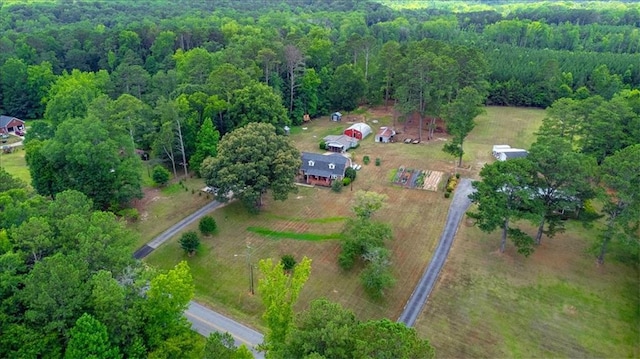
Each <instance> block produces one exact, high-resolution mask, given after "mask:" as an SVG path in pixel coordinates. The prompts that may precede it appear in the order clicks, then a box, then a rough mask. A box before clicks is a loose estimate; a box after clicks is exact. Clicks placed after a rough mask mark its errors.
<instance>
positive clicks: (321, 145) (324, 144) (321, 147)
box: [319, 141, 327, 150]
mask: <svg viewBox="0 0 640 359" xmlns="http://www.w3.org/2000/svg"><path fill="white" fill-rule="evenodd" d="M319 147H320V149H321V150H326V149H327V143H326V142H324V141H320V145H319Z"/></svg>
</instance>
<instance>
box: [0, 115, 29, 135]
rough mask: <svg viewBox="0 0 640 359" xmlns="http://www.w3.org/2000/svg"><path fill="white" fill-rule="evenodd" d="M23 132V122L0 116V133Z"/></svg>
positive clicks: (14, 118)
mask: <svg viewBox="0 0 640 359" xmlns="http://www.w3.org/2000/svg"><path fill="white" fill-rule="evenodd" d="M16 130H24V121H22V120H21V119H19V118H16V117H11V116H0V133H9V132H15V131H16Z"/></svg>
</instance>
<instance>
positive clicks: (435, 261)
mask: <svg viewBox="0 0 640 359" xmlns="http://www.w3.org/2000/svg"><path fill="white" fill-rule="evenodd" d="M472 192H473V188H472V187H471V180H470V179H467V178H464V179H462V180H461V181H460V183H459V184H458V188H457V189H456V191H455V193H454V195H453V199H452V201H451V206H450V207H449V214H448V215H447V222H446V224H445V227H444V230H443V232H442V235H441V237H440V242H439V243H438V247H437V248H436V251H435V253H434V254H433V258H432V260H431V262H430V263H429V266H428V267H427V269H426V270H425V272H424V274H423V275H422V278H421V279H420V281H419V282H418V285H417V286H416V288H415V289H414V291H413V293H412V294H411V297H410V298H409V301H408V302H407V304H406V305H405V307H404V310H403V312H402V314H401V315H400V318H399V319H398V322H402V323H404V324H406V325H407V326H409V327H411V326H413V324H414V323H415V321H416V319H417V317H418V315H419V314H420V312H421V311H422V308H424V305H425V304H426V302H427V299H428V297H429V294H430V293H431V291H432V290H433V287H434V285H435V283H436V281H437V279H438V275H439V274H440V270H441V269H442V267H443V266H444V263H445V261H446V259H447V255H448V254H449V249H450V248H451V244H452V243H453V238H454V236H455V234H456V231H457V230H458V225H459V224H460V220H461V219H462V216H463V215H464V213H465V211H466V210H467V208H468V207H469V205H470V204H471V201H470V200H469V194H470V193H472ZM221 205H222V204H221V203H220V202H218V201H213V202H211V203H209V204H207V205H205V206H204V207H202V208H200V209H199V210H197V211H196V212H194V213H192V214H190V215H189V216H187V217H186V218H184V219H183V220H181V221H180V222H178V223H176V224H175V225H173V226H172V227H171V228H169V229H167V230H166V231H165V232H163V233H162V234H160V235H159V236H157V237H156V238H154V239H153V240H152V241H151V242H149V243H147V244H145V245H144V246H142V247H141V248H139V249H138V250H137V251H136V252H135V253H134V255H133V256H134V257H135V258H136V259H142V258H144V257H146V256H147V255H149V253H151V252H153V250H155V249H156V248H158V247H159V246H160V245H161V244H162V243H164V242H166V241H167V240H169V239H170V238H171V237H173V236H174V235H175V234H176V233H178V232H179V231H181V230H182V229H183V228H184V227H186V226H187V225H189V224H191V223H193V222H194V221H196V220H198V219H199V218H200V217H202V216H204V215H206V214H207V213H209V212H210V211H213V210H215V209H217V208H218V207H220V206H221ZM184 314H185V317H186V318H187V319H188V320H189V321H190V322H191V325H192V328H193V329H194V330H195V331H197V332H198V333H200V334H202V335H204V336H208V335H209V334H210V333H211V332H213V331H219V332H228V333H229V334H231V336H233V338H234V340H235V342H236V345H240V344H245V345H246V346H247V347H249V349H251V351H252V352H253V355H254V357H256V358H264V354H263V353H261V352H258V351H257V350H256V349H255V348H256V347H257V346H258V345H259V344H261V343H262V341H263V335H262V334H260V333H259V332H257V331H255V330H253V329H251V328H249V327H247V326H245V325H243V324H241V323H238V322H236V321H234V320H233V319H230V318H228V317H226V316H224V315H222V314H220V313H217V312H215V311H213V310H211V309H209V308H207V307H205V306H203V305H201V304H198V303H197V302H194V301H191V302H190V303H189V308H188V309H187V310H186V311H185V313H184Z"/></svg>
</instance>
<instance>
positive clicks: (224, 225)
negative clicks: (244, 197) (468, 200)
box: [147, 107, 544, 328]
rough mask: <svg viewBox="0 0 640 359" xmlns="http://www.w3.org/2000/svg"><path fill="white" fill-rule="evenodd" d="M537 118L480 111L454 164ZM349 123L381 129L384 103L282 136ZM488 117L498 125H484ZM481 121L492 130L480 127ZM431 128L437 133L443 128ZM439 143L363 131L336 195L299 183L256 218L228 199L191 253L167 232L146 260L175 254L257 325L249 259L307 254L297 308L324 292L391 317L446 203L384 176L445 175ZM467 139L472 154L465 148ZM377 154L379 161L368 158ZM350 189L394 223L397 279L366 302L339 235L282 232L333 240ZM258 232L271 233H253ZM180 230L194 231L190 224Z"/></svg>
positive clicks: (205, 294) (201, 295)
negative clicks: (374, 201) (308, 265)
mask: <svg viewBox="0 0 640 359" xmlns="http://www.w3.org/2000/svg"><path fill="white" fill-rule="evenodd" d="M543 115H544V112H543V111H540V110H531V109H513V108H498V107H491V108H488V109H487V114H486V115H483V116H480V117H479V118H478V127H477V128H476V130H477V131H478V132H479V135H477V136H476V137H475V138H476V142H475V143H472V142H471V140H469V144H468V146H469V149H470V152H469V153H468V154H466V155H465V157H464V159H463V160H464V165H465V166H466V167H465V168H463V169H462V170H461V173H462V175H463V176H471V177H474V176H475V175H476V173H477V171H479V169H480V167H481V166H480V167H478V166H477V164H478V163H484V162H486V161H490V160H492V157H491V148H492V147H491V146H492V145H493V141H492V139H491V138H492V137H495V134H492V133H494V132H495V131H497V129H498V128H499V129H500V131H501V137H506V138H507V139H508V140H509V142H507V143H512V144H513V145H514V146H526V147H528V145H529V144H530V143H531V141H532V133H533V129H535V128H537V126H538V125H539V124H540V121H541V119H542V117H543ZM350 120H354V121H355V120H358V121H365V122H367V123H368V124H369V125H370V126H371V127H372V130H373V132H374V133H375V132H376V131H377V130H378V129H379V128H380V127H381V126H392V125H393V115H392V113H391V111H390V109H385V108H375V109H372V110H369V111H367V112H365V113H364V114H363V113H359V114H357V115H353V116H351V115H349V114H346V115H345V116H344V117H343V121H342V122H332V121H330V120H329V118H328V117H323V118H320V119H315V120H312V121H310V122H308V123H305V124H303V125H302V126H301V127H294V128H292V130H291V138H292V140H293V141H294V143H295V144H296V147H297V148H298V149H299V150H300V151H309V152H316V153H322V152H323V151H321V150H320V149H319V143H320V141H321V140H322V138H324V137H325V136H327V135H330V134H332V135H335V134H340V133H342V131H344V129H345V128H347V127H348V126H349V125H350V124H351V123H352V122H353V121H350ZM495 121H497V122H498V125H496V124H495V123H493V122H495ZM488 125H490V126H494V128H493V129H490V130H484V129H483V127H484V126H488ZM398 126H402V124H401V123H399V124H397V125H396V128H397V127H398ZM476 130H474V131H476ZM482 131H486V133H487V134H485V133H483V132H482ZM436 135H437V136H445V137H443V139H446V135H444V134H441V133H437V134H436ZM470 137H471V136H470ZM500 142H501V143H503V142H506V140H502V141H500ZM443 144H444V140H433V141H426V140H425V141H423V142H422V143H420V144H415V145H413V144H411V145H407V144H403V143H401V142H396V143H386V144H385V143H375V142H374V136H369V137H367V138H365V139H364V140H362V141H360V146H359V147H358V148H356V149H354V150H350V151H349V153H350V155H351V158H352V159H353V160H354V161H355V163H357V164H361V165H362V168H361V169H360V171H358V172H357V178H356V180H355V181H354V182H353V190H351V188H350V187H344V188H343V191H342V192H341V193H334V192H333V191H331V190H330V189H329V188H321V187H315V188H306V187H299V191H298V193H295V194H291V195H290V196H289V199H288V200H287V201H285V202H276V201H273V200H271V199H270V198H268V199H267V201H266V202H265V206H264V209H263V211H262V212H261V213H260V214H258V215H250V214H248V213H247V211H246V210H245V209H244V208H243V207H242V206H241V205H239V204H238V203H231V204H229V205H227V206H225V207H223V208H221V209H218V210H216V211H214V212H212V213H211V216H213V217H214V218H215V219H216V221H217V223H218V233H217V234H216V235H214V236H211V237H207V238H203V240H202V247H201V249H200V250H199V252H198V254H197V255H195V256H193V257H188V256H186V255H184V253H183V251H182V250H181V249H180V246H179V244H178V243H177V237H178V236H176V238H174V239H172V240H171V241H169V242H167V243H166V244H164V245H163V246H162V247H160V248H159V249H158V250H156V251H154V252H153V253H152V254H151V255H150V256H149V257H148V259H147V261H148V262H149V263H150V264H153V265H157V266H158V267H161V268H165V269H166V268H170V267H172V266H173V265H175V264H176V263H177V262H179V261H180V260H187V261H188V262H189V265H190V267H191V270H192V274H193V276H194V279H195V283H196V300H197V301H199V302H202V303H206V304H207V305H209V306H211V307H212V308H214V309H216V310H219V311H221V312H223V313H227V314H230V315H232V316H234V317H236V318H239V319H241V320H243V321H245V322H247V323H249V324H251V325H253V326H255V327H257V328H262V321H261V315H262V312H263V307H262V304H261V302H260V299H259V297H258V295H254V296H252V295H249V294H248V291H249V286H250V283H249V280H250V270H249V265H250V264H253V265H255V264H256V263H257V261H258V260H259V259H262V258H274V259H275V260H279V259H280V257H281V256H282V255H284V254H293V255H294V257H295V258H296V259H297V260H298V261H299V260H300V259H302V257H303V256H308V257H310V258H311V259H312V260H313V264H312V272H311V277H310V279H309V281H308V282H307V284H306V285H305V287H304V290H303V291H302V293H301V296H300V299H299V302H298V306H297V308H296V309H297V310H300V309H303V308H305V307H306V306H307V304H308V303H309V301H311V300H312V299H315V298H318V297H326V298H328V299H330V300H332V301H335V302H339V303H340V304H342V305H343V306H345V307H347V308H350V309H352V310H354V311H355V312H356V314H357V315H358V316H359V317H360V318H362V319H370V318H383V317H386V318H391V319H396V318H397V317H398V315H399V314H400V313H401V311H402V308H403V307H404V304H405V302H406V300H407V299H408V298H409V296H410V295H411V292H412V291H413V288H414V286H415V285H416V283H417V282H418V280H419V278H420V276H421V274H422V272H423V270H424V268H425V267H426V266H427V264H428V262H429V260H430V258H431V255H432V253H433V251H434V250H435V247H436V245H437V241H438V239H439V237H440V234H441V232H442V227H443V225H444V221H445V219H446V215H447V209H448V207H449V203H450V200H448V199H445V198H444V197H443V194H442V192H431V191H418V190H409V189H405V188H401V187H398V186H395V185H393V184H392V183H391V181H390V175H391V174H392V173H393V171H397V169H398V168H399V167H400V166H405V167H406V168H429V169H430V170H431V171H439V172H442V173H447V174H451V173H454V172H455V171H456V169H455V159H454V158H453V157H451V156H449V155H447V154H445V153H444V152H442V146H443ZM474 145H475V146H477V148H478V153H480V155H477V154H476V153H475V152H474V151H473V150H471V149H473V147H472V146H474ZM364 156H369V157H370V159H371V162H370V163H369V164H368V165H364V164H363V161H362V159H363V157H364ZM377 159H379V163H380V165H379V166H376V165H375V163H376V162H377V161H376V160H377ZM357 190H368V191H375V192H379V193H384V194H386V195H387V196H388V197H389V200H388V202H387V204H386V206H385V207H384V208H383V209H382V210H380V211H379V212H378V213H376V215H375V219H378V220H382V221H384V222H387V223H389V224H390V225H391V226H392V228H393V235H394V239H393V240H392V241H391V242H390V243H388V248H389V249H391V251H392V253H393V254H392V263H393V264H392V267H393V274H394V276H395V277H396V279H397V282H396V285H395V286H394V287H393V288H391V289H390V290H388V291H387V293H385V298H384V299H383V300H381V301H374V300H371V299H369V298H368V297H367V296H366V294H365V293H364V291H363V289H362V285H361V283H360V278H359V272H360V269H361V267H356V268H354V269H353V270H352V271H349V272H344V271H342V270H341V269H340V268H339V266H338V265H337V255H338V253H339V251H340V244H339V241H338V240H336V239H331V238H329V239H327V240H322V241H318V240H313V241H311V240H296V239H287V238H282V236H286V233H288V232H295V233H303V234H304V233H307V234H313V236H312V237H313V238H314V239H317V237H316V235H322V234H326V235H327V237H334V236H333V235H332V234H335V233H338V232H340V231H341V229H342V227H343V225H344V218H346V217H350V216H352V215H353V214H352V213H351V211H350V208H351V206H352V197H353V193H355V191H357ZM256 228H258V229H260V230H256ZM265 229H266V230H267V231H268V230H271V231H273V233H274V234H277V235H272V236H265V235H263V234H261V233H264V230H265ZM187 230H197V223H194V224H193V225H192V226H191V227H190V228H187ZM300 238H304V236H302V237H300Z"/></svg>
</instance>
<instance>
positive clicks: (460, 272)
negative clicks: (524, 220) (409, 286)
mask: <svg viewBox="0 0 640 359" xmlns="http://www.w3.org/2000/svg"><path fill="white" fill-rule="evenodd" d="M529 232H530V233H534V229H533V228H529ZM499 236H500V234H499V233H498V232H495V233H492V234H486V233H483V232H481V231H480V230H478V229H477V228H475V227H468V226H466V225H463V226H461V227H460V229H459V231H458V234H457V236H456V239H455V242H454V245H453V248H452V251H451V252H450V254H449V259H448V261H447V263H446V265H445V268H444V271H443V274H442V276H441V278H440V281H439V283H438V285H437V287H436V289H435V290H434V292H433V294H432V296H431V299H430V300H429V302H428V303H427V306H426V310H425V311H424V312H423V313H422V315H421V317H420V318H419V320H418V321H417V323H416V328H417V330H418V332H419V333H420V334H421V335H423V336H424V337H426V338H429V340H430V341H431V343H432V344H433V345H434V347H435V348H436V353H437V354H438V357H441V358H472V357H473V358H513V357H516V358H518V357H520V358H521V357H525V358H539V357H550V358H559V357H569V358H596V357H597V358H630V357H635V358H637V357H638V355H640V351H639V347H640V339H639V338H640V332H639V327H638V323H640V310H639V308H640V300H639V294H638V293H639V292H638V290H639V289H638V288H639V280H638V278H639V273H638V270H637V268H632V267H629V266H626V265H623V264H620V263H617V262H615V261H614V260H613V258H612V257H611V256H610V257H609V258H608V262H607V263H605V264H604V266H598V265H597V264H596V261H595V256H594V255H593V253H588V247H589V246H590V245H591V243H592V242H591V241H590V239H593V237H594V233H593V230H587V229H585V228H583V227H582V226H581V225H579V224H576V223H570V224H569V226H568V230H567V232H566V233H564V234H560V235H558V236H557V237H556V238H553V239H547V238H544V239H543V244H542V245H541V247H539V248H538V249H537V250H536V252H535V253H534V254H533V255H532V256H530V257H529V258H525V257H524V256H522V255H519V254H517V253H516V252H515V250H514V248H513V246H512V244H511V243H510V244H509V246H508V249H507V251H506V252H505V253H504V254H500V253H499V251H497V248H498V242H499Z"/></svg>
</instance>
